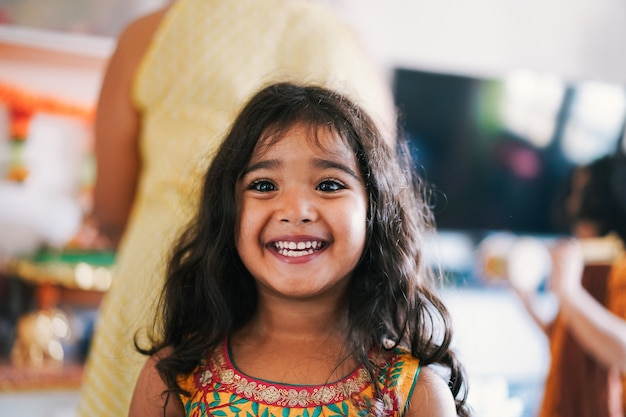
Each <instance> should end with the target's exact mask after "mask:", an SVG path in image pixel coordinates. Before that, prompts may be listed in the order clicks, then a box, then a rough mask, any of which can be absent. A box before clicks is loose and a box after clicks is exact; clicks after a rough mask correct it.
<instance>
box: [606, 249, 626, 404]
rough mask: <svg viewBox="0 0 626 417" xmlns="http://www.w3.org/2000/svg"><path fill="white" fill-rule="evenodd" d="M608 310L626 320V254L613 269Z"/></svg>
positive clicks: (625, 393)
mask: <svg viewBox="0 0 626 417" xmlns="http://www.w3.org/2000/svg"><path fill="white" fill-rule="evenodd" d="M608 292H609V296H608V308H609V310H611V312H612V313H613V314H615V315H617V316H618V317H621V318H622V319H624V320H626V254H624V255H623V256H622V257H621V258H620V259H619V260H618V261H616V262H615V263H614V265H613V268H612V269H611V274H610V276H609V288H608ZM621 379H622V408H623V409H624V410H625V411H626V374H623V375H622V378H621Z"/></svg>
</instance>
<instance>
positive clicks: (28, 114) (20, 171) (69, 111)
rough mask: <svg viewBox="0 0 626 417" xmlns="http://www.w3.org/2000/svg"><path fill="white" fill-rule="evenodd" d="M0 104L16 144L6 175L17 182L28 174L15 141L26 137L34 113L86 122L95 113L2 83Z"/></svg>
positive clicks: (0, 85) (85, 108)
mask: <svg viewBox="0 0 626 417" xmlns="http://www.w3.org/2000/svg"><path fill="white" fill-rule="evenodd" d="M0 103H4V104H5V105H6V107H7V111H8V115H9V123H10V136H11V140H12V141H13V143H14V145H15V146H14V150H15V154H16V157H14V158H13V161H12V163H11V165H10V167H9V169H8V172H7V178H8V179H10V180H12V181H16V182H21V181H24V180H25V179H26V178H27V177H28V169H27V168H26V167H25V166H24V164H23V161H22V160H21V157H20V156H19V154H20V150H21V149H20V148H21V146H20V145H18V144H20V143H21V142H23V141H24V140H26V138H27V137H28V129H29V126H30V122H31V120H32V118H33V116H34V115H35V114H37V113H49V114H58V115H65V116H72V117H76V118H79V119H83V120H85V121H86V122H89V123H90V122H92V121H93V119H94V116H95V108H94V107H84V106H79V105H75V104H72V103H69V102H67V101H62V100H58V99H56V98H53V97H49V96H43V95H38V94H35V93H32V92H30V91H26V90H24V89H21V88H17V87H14V86H10V85H7V84H3V83H0Z"/></svg>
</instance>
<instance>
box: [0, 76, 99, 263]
mask: <svg viewBox="0 0 626 417" xmlns="http://www.w3.org/2000/svg"><path fill="white" fill-rule="evenodd" d="M0 113H2V116H3V120H4V125H5V128H4V129H2V130H3V132H1V133H3V134H0V201H1V202H2V204H0V228H1V229H2V230H3V233H2V234H0V262H1V261H2V260H3V259H7V258H12V257H15V256H28V255H32V254H34V253H36V252H37V251H38V250H40V249H41V248H44V247H50V248H53V249H61V248H64V247H67V248H69V249H78V248H82V249H84V250H102V249H108V248H109V247H110V244H109V242H107V241H106V239H104V238H103V237H102V236H101V235H99V233H98V230H97V227H96V226H95V224H94V222H93V220H92V219H91V218H90V217H89V213H90V212H91V206H92V191H93V184H94V181H95V170H96V167H95V161H94V156H93V152H92V142H93V131H92V130H93V119H94V115H95V107H94V106H91V107H88V106H84V105H78V104H75V103H72V102H70V101H64V100H61V99H57V98H55V97H51V96H47V95H40V94H35V93H32V92H30V91H27V90H25V89H23V88H18V87H15V86H11V85H8V84H6V83H0Z"/></svg>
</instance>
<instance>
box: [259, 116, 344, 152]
mask: <svg viewBox="0 0 626 417" xmlns="http://www.w3.org/2000/svg"><path fill="white" fill-rule="evenodd" d="M303 139H305V140H306V142H307V144H308V145H309V146H311V147H314V148H318V149H319V150H320V151H322V152H328V153H337V152H339V153H346V151H349V152H350V153H352V147H351V146H350V144H349V142H348V140H346V139H345V138H344V137H342V136H341V135H340V134H339V133H338V132H337V131H336V130H335V129H333V128H332V127H331V126H329V125H314V124H304V123H295V124H293V125H291V126H288V127H286V128H280V129H277V128H268V129H266V130H265V131H264V132H263V134H262V135H261V136H260V137H259V140H258V141H257V144H256V146H255V148H254V152H253V155H252V156H253V158H254V157H255V156H256V157H258V156H260V155H262V154H264V153H267V152H269V151H270V150H272V149H273V148H274V147H275V146H276V145H279V144H284V141H285V140H303Z"/></svg>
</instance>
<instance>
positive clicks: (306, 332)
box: [241, 296, 347, 341]
mask: <svg viewBox="0 0 626 417" xmlns="http://www.w3.org/2000/svg"><path fill="white" fill-rule="evenodd" d="M346 326H347V304H345V303H337V302H336V300H335V301H331V302H323V301H322V302H320V300H315V301H304V300H284V299H280V298H276V297H271V296H270V297H260V298H259V303H258V306H257V311H256V313H255V314H254V316H253V317H252V319H251V320H250V322H249V323H247V324H246V325H245V326H244V328H243V329H242V332H241V333H242V335H243V334H245V335H247V336H248V337H251V338H253V339H256V341H260V340H271V339H281V340H283V341H289V340H294V341H297V340H303V339H306V340H315V339H326V338H329V337H333V335H337V334H339V335H341V337H342V338H343V337H345V335H346V333H347V331H346V330H347V328H346Z"/></svg>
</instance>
